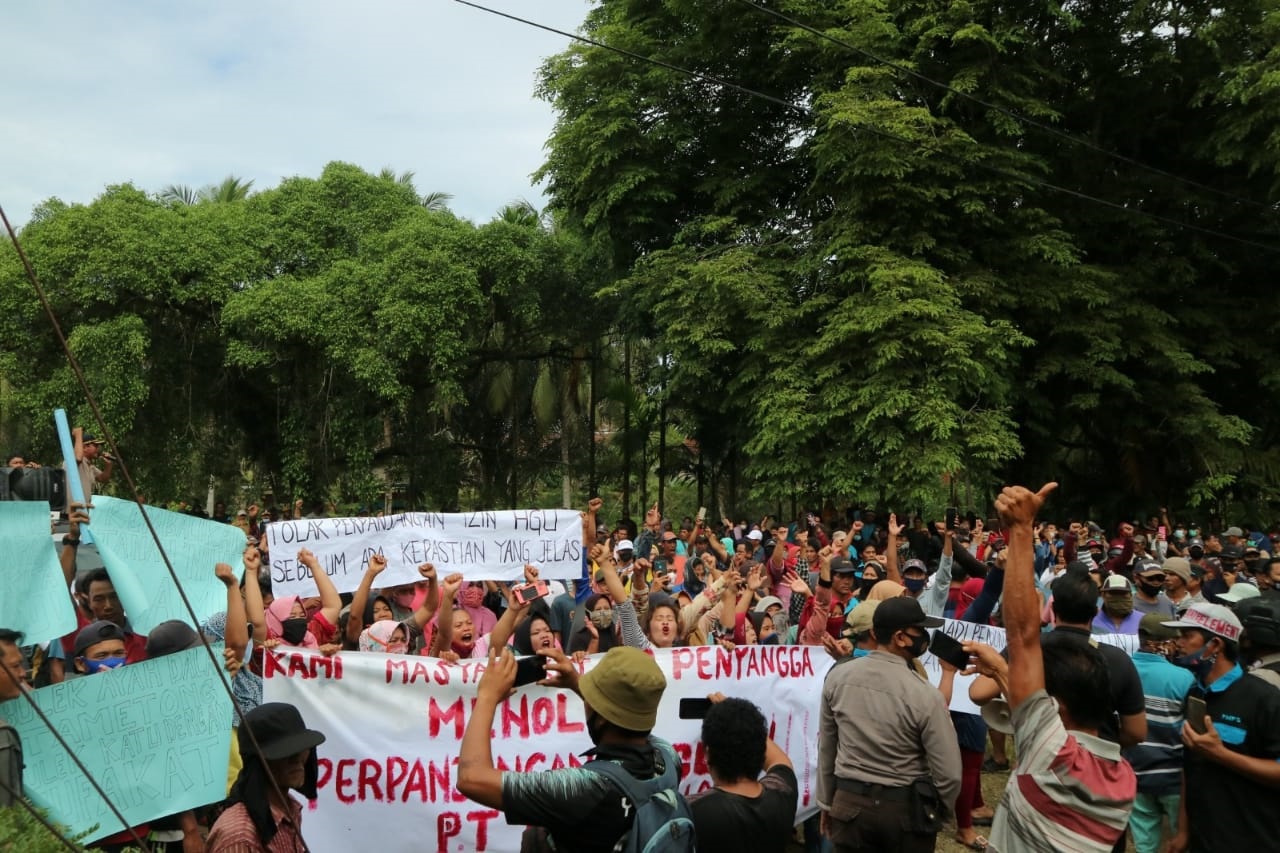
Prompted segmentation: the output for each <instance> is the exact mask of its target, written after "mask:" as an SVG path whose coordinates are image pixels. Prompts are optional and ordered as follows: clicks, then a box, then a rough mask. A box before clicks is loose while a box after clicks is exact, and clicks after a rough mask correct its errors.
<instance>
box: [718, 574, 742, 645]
mask: <svg viewBox="0 0 1280 853" xmlns="http://www.w3.org/2000/svg"><path fill="white" fill-rule="evenodd" d="M738 580H739V578H738V573H737V572H736V571H734V570H733V569H730V570H729V571H727V572H725V575H724V586H723V587H722V588H721V590H720V627H721V628H725V629H727V630H729V631H733V626H734V624H735V623H736V622H737V615H738Z"/></svg>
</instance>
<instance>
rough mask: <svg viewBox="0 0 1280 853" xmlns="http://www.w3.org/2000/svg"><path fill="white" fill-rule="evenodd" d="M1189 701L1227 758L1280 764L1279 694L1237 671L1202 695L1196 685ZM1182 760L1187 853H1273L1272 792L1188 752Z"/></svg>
mask: <svg viewBox="0 0 1280 853" xmlns="http://www.w3.org/2000/svg"><path fill="white" fill-rule="evenodd" d="M1189 695H1190V696H1198V697H1200V698H1202V699H1204V700H1205V708H1206V709H1207V710H1208V712H1209V716H1210V717H1212V718H1213V727H1214V728H1215V729H1217V730H1218V735H1219V736H1220V737H1221V738H1222V741H1223V743H1225V744H1226V745H1227V748H1228V749H1230V750H1231V751H1232V752H1238V753H1240V754H1241V755H1248V756H1250V757H1252V758H1264V759H1266V760H1267V761H1278V760H1280V689H1277V688H1276V687H1274V686H1272V685H1271V684H1269V683H1267V682H1266V681H1263V680H1262V679H1261V678H1258V677H1257V676H1254V675H1246V674H1244V673H1243V672H1242V671H1241V669H1240V668H1239V667H1236V668H1235V669H1233V670H1231V671H1230V672H1228V673H1227V674H1226V675H1224V676H1222V677H1221V678H1219V679H1218V680H1217V681H1215V682H1214V683H1213V684H1211V685H1209V689H1208V690H1207V691H1206V690H1205V688H1203V687H1202V686H1200V684H1199V683H1196V684H1195V685H1193V686H1192V687H1191V692H1190V694H1189ZM1183 711H1184V714H1185V711H1186V709H1185V707H1184V709H1183ZM1185 755H1186V764H1185V775H1186V784H1187V793H1186V796H1184V797H1183V802H1184V803H1185V804H1186V808H1187V824H1188V827H1189V829H1190V833H1191V849H1192V850H1195V851H1197V853H1200V851H1204V853H1217V851H1230V853H1239V851H1241V850H1250V849H1253V850H1270V849H1273V848H1272V846H1271V845H1273V844H1275V843H1276V839H1277V838H1280V809H1277V808H1275V806H1274V801H1273V799H1272V794H1271V792H1270V791H1269V790H1268V789H1267V788H1265V787H1263V786H1262V785H1260V784H1258V783H1257V782H1255V781H1253V780H1251V779H1249V778H1247V777H1245V776H1243V775H1241V774H1239V773H1236V772H1235V771H1233V770H1230V769H1228V768H1226V767H1224V766H1223V765H1221V764H1219V763H1217V762H1216V761H1210V760H1208V759H1205V758H1201V757H1200V756H1198V755H1197V754H1196V753H1194V752H1193V751H1191V750H1186V752H1185Z"/></svg>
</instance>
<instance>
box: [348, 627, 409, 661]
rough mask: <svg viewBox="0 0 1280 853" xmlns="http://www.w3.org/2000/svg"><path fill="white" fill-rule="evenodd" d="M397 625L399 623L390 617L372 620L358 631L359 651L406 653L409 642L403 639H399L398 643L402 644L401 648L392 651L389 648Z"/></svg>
mask: <svg viewBox="0 0 1280 853" xmlns="http://www.w3.org/2000/svg"><path fill="white" fill-rule="evenodd" d="M399 627H400V623H399V622H396V621H393V620H391V619H383V620H382V621H381V622H374V623H373V624H372V625H370V626H369V627H368V628H365V629H364V630H363V631H361V632H360V645H359V648H360V651H362V652H387V653H389V654H407V653H408V651H409V644H408V642H407V641H405V640H401V641H400V643H399V644H398V645H400V646H403V648H398V649H395V650H394V651H393V650H392V649H391V646H392V641H391V637H392V636H393V635H394V634H395V632H396V629H397V628H399Z"/></svg>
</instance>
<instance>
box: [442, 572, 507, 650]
mask: <svg viewBox="0 0 1280 853" xmlns="http://www.w3.org/2000/svg"><path fill="white" fill-rule="evenodd" d="M460 589H462V575H460V574H457V573H454V574H452V575H449V576H448V577H446V578H445V579H444V582H443V583H442V584H441V585H440V618H439V619H437V620H436V634H435V636H434V637H432V638H431V652H430V655H431V657H433V658H438V657H440V653H441V652H442V651H448V650H449V649H450V648H452V646H453V598H454V596H456V595H457V594H458V590H460ZM494 630H497V628H496V627H495V628H494ZM489 646H490V648H492V647H493V643H492V641H490V643H489Z"/></svg>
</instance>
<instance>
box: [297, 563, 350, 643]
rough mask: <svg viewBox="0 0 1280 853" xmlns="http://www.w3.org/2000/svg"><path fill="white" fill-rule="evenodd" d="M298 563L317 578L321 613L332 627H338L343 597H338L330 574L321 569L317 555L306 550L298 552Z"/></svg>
mask: <svg viewBox="0 0 1280 853" xmlns="http://www.w3.org/2000/svg"><path fill="white" fill-rule="evenodd" d="M298 562H299V563H302V565H304V566H306V567H307V568H308V569H310V570H311V576H312V577H313V578H315V581H316V592H318V593H319V594H320V612H321V613H322V614H323V615H324V618H325V619H327V620H328V621H329V624H330V625H337V624H338V614H339V613H340V612H341V611H342V597H341V596H340V595H338V588H337V587H335V586H334V585H333V581H332V580H330V579H329V575H328V573H327V572H325V570H324V569H323V568H321V567H320V561H319V560H317V559H316V555H315V554H312V553H311V552H310V551H308V550H307V549H306V548H303V549H302V550H301V551H299V552H298Z"/></svg>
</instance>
